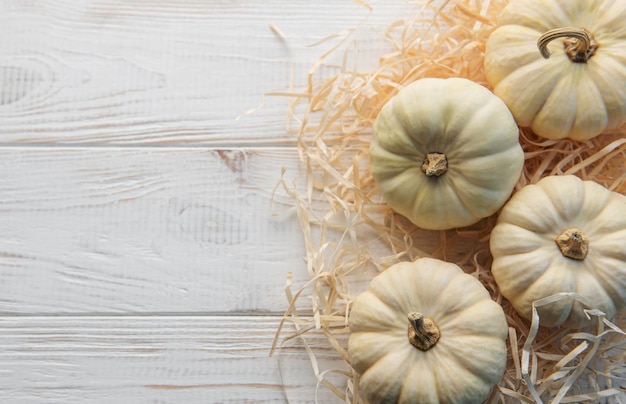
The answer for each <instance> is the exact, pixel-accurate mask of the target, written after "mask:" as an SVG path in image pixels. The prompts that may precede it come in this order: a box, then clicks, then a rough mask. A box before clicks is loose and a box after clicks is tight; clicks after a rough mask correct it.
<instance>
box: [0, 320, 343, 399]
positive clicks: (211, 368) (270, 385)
mask: <svg viewBox="0 0 626 404" xmlns="http://www.w3.org/2000/svg"><path fill="white" fill-rule="evenodd" d="M278 322H279V319H278V318H277V317H268V316H256V317H245V316H244V317H203V316H194V317H189V316H160V317H150V316H148V317H125V316H121V317H80V316H79V317H0V346H1V347H2V348H1V349H0V363H2V368H1V369H0V396H1V398H2V402H3V403H36V402H37V403H39V402H45V403H86V402H90V403H119V402H122V403H137V404H140V403H156V402H158V403H188V404H191V403H209V402H211V403H213V402H223V403H224V402H233V403H241V402H249V403H252V402H254V403H266V402H276V403H279V402H291V403H312V402H314V398H315V395H316V387H317V381H316V379H315V376H314V374H313V371H312V370H311V366H310V364H309V361H308V357H307V354H306V352H305V351H304V349H302V344H301V343H298V341H292V342H288V343H286V345H285V346H284V347H283V349H282V350H281V351H279V352H278V353H277V354H276V355H274V356H272V357H269V354H268V353H269V349H270V347H271V345H272V341H273V338H274V333H273V331H274V330H275V329H276V328H277V326H278ZM307 338H308V339H307V342H308V343H309V344H310V346H311V347H312V348H313V349H314V350H315V352H316V355H317V356H318V359H319V361H320V364H319V365H320V367H321V370H322V371H323V370H328V369H334V368H338V369H342V368H343V369H344V370H345V365H344V364H342V363H341V362H340V361H338V360H337V358H336V357H335V356H334V355H333V351H332V350H330V349H329V348H328V346H327V344H325V340H324V338H323V336H321V335H319V334H318V335H316V334H315V333H310V334H309V335H308V336H307ZM317 395H318V399H319V402H321V403H335V402H340V401H339V399H338V398H337V397H336V396H334V395H332V393H330V391H329V390H328V389H323V388H322V389H319V390H318V391H317Z"/></svg>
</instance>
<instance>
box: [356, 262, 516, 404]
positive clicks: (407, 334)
mask: <svg viewBox="0 0 626 404" xmlns="http://www.w3.org/2000/svg"><path fill="white" fill-rule="evenodd" d="M349 327H350V338H349V340H348V358H349V360H350V364H351V365H352V367H353V368H354V369H355V370H356V372H358V373H359V374H360V383H359V386H360V390H361V392H362V393H363V394H364V395H365V397H366V398H367V399H368V401H369V402H371V403H396V402H397V403H423V404H428V403H440V402H442V403H472V404H473V403H480V402H482V401H483V400H484V399H486V398H487V397H488V395H489V393H490V391H491V390H492V388H493V387H494V385H495V384H496V383H497V382H498V381H499V380H500V378H501V377H502V374H503V372H504V368H505V366H506V357H507V353H506V343H505V339H506V337H507V334H508V328H507V323H506V319H505V316H504V312H503V310H502V308H501V307H500V306H499V305H498V304H497V303H496V302H494V301H493V300H491V297H490V295H489V293H488V292H487V290H486V289H485V287H484V286H483V285H482V284H481V283H480V281H478V280H477V279H476V278H474V277H473V276H471V275H468V274H466V273H464V272H463V270H462V269H461V268H460V267H459V266H457V265H455V264H452V263H448V262H445V261H440V260H437V259H432V258H419V259H418V260H416V261H414V262H402V263H398V264H395V265H393V266H391V267H389V268H388V269H386V270H385V271H383V272H382V273H381V274H379V275H378V276H376V277H375V278H374V279H373V280H372V282H371V283H370V285H369V287H368V289H367V291H365V292H364V293H362V294H361V295H359V296H358V297H357V298H356V299H355V301H354V303H353V306H352V309H351V311H350V317H349Z"/></svg>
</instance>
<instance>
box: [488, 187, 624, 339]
mask: <svg viewBox="0 0 626 404" xmlns="http://www.w3.org/2000/svg"><path fill="white" fill-rule="evenodd" d="M490 248H491V253H492V255H493V264H492V269H491V270H492V273H493V276H494V279H495V280H496V283H497V284H498V286H499V288H500V291H501V292H502V295H503V296H504V297H506V298H507V299H508V300H509V301H510V302H511V304H512V305H513V307H514V308H515V309H516V310H517V312H519V313H520V314H521V315H522V316H523V317H525V318H528V319H530V318H531V314H532V306H531V305H532V303H533V302H534V301H535V300H538V299H541V298H544V297H548V296H551V295H554V294H557V293H560V292H574V293H577V294H579V295H580V296H582V297H583V298H585V299H586V300H588V301H589V302H590V304H591V305H592V306H593V308H596V309H599V310H601V311H603V312H604V313H605V314H606V315H607V317H608V318H611V317H613V316H614V315H615V314H616V313H617V312H619V311H621V310H623V309H625V308H626V197H625V196H624V195H621V194H619V193H617V192H612V191H610V190H608V189H607V188H605V187H603V186H602V185H600V184H598V183H596V182H593V181H583V180H581V179H580V178H578V177H576V176H573V175H564V176H549V177H545V178H543V179H541V180H540V181H539V182H537V183H536V184H534V185H527V186H525V187H524V188H522V189H521V190H520V191H518V192H517V193H515V194H514V195H513V197H512V198H511V200H510V201H509V202H507V204H506V205H505V206H504V208H502V212H501V213H500V216H499V217H498V221H497V224H496V226H495V227H494V229H493V231H492V233H491V238H490ZM584 308H585V307H583V305H582V304H581V303H580V302H579V301H577V300H574V299H571V298H568V299H565V300H560V301H558V302H556V303H553V304H550V305H548V306H543V307H541V308H539V309H538V314H539V318H540V324H542V325H545V326H559V325H566V326H570V327H581V326H584V325H588V324H593V323H591V322H590V320H589V319H588V318H587V316H586V315H585V314H584V312H583V309H584Z"/></svg>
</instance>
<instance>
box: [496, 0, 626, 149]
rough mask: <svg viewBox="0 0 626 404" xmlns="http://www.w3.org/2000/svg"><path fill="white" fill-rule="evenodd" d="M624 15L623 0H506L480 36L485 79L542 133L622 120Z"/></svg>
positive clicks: (578, 135) (625, 103) (581, 135)
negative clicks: (483, 43)
mask: <svg viewBox="0 0 626 404" xmlns="http://www.w3.org/2000/svg"><path fill="white" fill-rule="evenodd" d="M625 21H626V1H623V0H593V1H592V0H511V1H510V3H509V4H508V5H507V6H506V7H505V8H504V10H503V11H502V13H501V15H500V16H499V18H498V28H497V29H496V30H494V32H493V33H492V34H491V36H490V37H489V39H488V41H487V45H486V52H485V74H486V76H487V81H488V82H489V84H490V85H491V87H492V88H493V89H494V92H495V94H496V95H497V96H499V97H500V98H502V99H503V100H504V102H505V103H506V104H507V105H508V106H509V108H510V109H511V111H512V112H513V115H514V116H515V119H516V120H517V122H518V124H519V125H520V126H524V127H530V128H532V130H533V131H534V132H535V133H537V134H538V135H540V136H543V137H545V138H548V139H561V138H565V137H568V138H572V139H576V140H585V139H590V138H592V137H594V136H597V135H598V134H600V133H602V132H603V131H605V130H608V129H614V128H618V127H619V126H621V125H623V124H624V123H626V24H625ZM546 58H547V60H546Z"/></svg>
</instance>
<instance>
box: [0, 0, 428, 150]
mask: <svg viewBox="0 0 626 404" xmlns="http://www.w3.org/2000/svg"><path fill="white" fill-rule="evenodd" d="M417 7H418V6H417V5H414V4H408V3H407V2H406V1H405V0H393V1H387V2H384V3H383V4H377V5H376V7H374V11H373V12H372V13H371V14H370V13H369V12H368V10H367V9H366V8H365V7H363V6H360V5H358V4H357V2H352V1H343V2H337V1H334V0H324V1H315V2H312V1H309V2H297V3H294V2H285V1H283V0H268V1H263V2H231V1H206V2H202V1H201V2H199V1H194V0H168V1H159V2H157V3H155V2H145V1H140V0H131V1H126V0H125V1H122V0H105V1H81V2H76V1H73V0H59V1H54V2H53V1H46V0H34V1H28V2H0V49H2V51H1V52H0V83H1V85H2V92H1V93H0V137H1V138H2V142H4V143H5V144H6V143H12V142H30V143H32V142H36V143H43V142H57V143H72V144H75V143H81V144H86V143H89V144H91V143H106V144H128V143H133V144H157V143H158V144H169V145H174V144H175V145H189V144H194V145H197V144H208V143H210V144H213V145H216V144H219V145H221V144H231V145H232V144H234V143H237V144H250V143H263V144H267V143H292V142H293V139H292V138H291V137H289V136H287V135H286V134H285V121H286V116H287V105H288V104H287V99H286V98H283V97H278V98H276V97H274V98H271V97H270V98H268V99H267V100H266V103H265V106H264V108H263V109H261V110H260V111H258V112H257V113H255V114H251V115H247V116H244V117H243V118H242V119H240V120H237V119H236V118H237V117H239V116H241V115H242V114H243V113H245V112H246V111H248V110H250V109H251V108H255V107H257V106H258V105H259V103H260V102H261V99H262V96H263V94H265V93H267V92H273V91H285V90H287V89H289V85H290V77H291V76H292V74H293V77H294V79H295V82H294V85H295V86H296V88H302V86H304V85H305V83H306V81H305V80H306V75H307V73H308V71H309V69H310V68H311V67H312V65H313V63H314V61H315V60H316V59H318V58H319V56H320V55H321V54H322V53H323V52H324V51H326V50H327V49H329V48H330V47H331V46H334V45H335V44H336V43H337V42H338V39H334V40H331V41H329V42H328V43H325V44H323V45H320V46H318V47H310V46H309V45H310V44H312V43H314V42H316V41H319V40H320V39H322V38H324V37H326V36H328V35H331V34H333V33H337V32H342V31H345V30H347V29H349V28H352V27H357V29H356V31H355V33H354V35H353V38H355V39H358V40H359V52H358V57H356V60H357V63H359V66H361V67H363V68H366V67H367V66H373V65H375V64H376V63H377V61H378V58H379V57H380V55H381V54H383V53H385V52H387V51H389V49H390V48H389V45H388V44H387V43H386V41H385V40H384V39H383V37H384V30H385V28H386V27H387V26H388V24H390V23H391V22H392V21H394V20H396V19H399V18H402V17H404V16H406V15H407V13H411V12H414V11H415V10H416V9H417ZM272 27H275V28H274V30H273V29H272ZM281 33H282V34H281ZM281 35H284V37H281ZM338 63H341V53H340V52H339V53H338V54H337V55H335V56H334V57H332V58H330V59H329V60H328V61H327V63H326V64H325V66H326V68H327V69H329V70H328V72H329V73H332V72H333V71H336V69H334V68H333V67H332V66H333V65H336V64H338Z"/></svg>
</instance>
